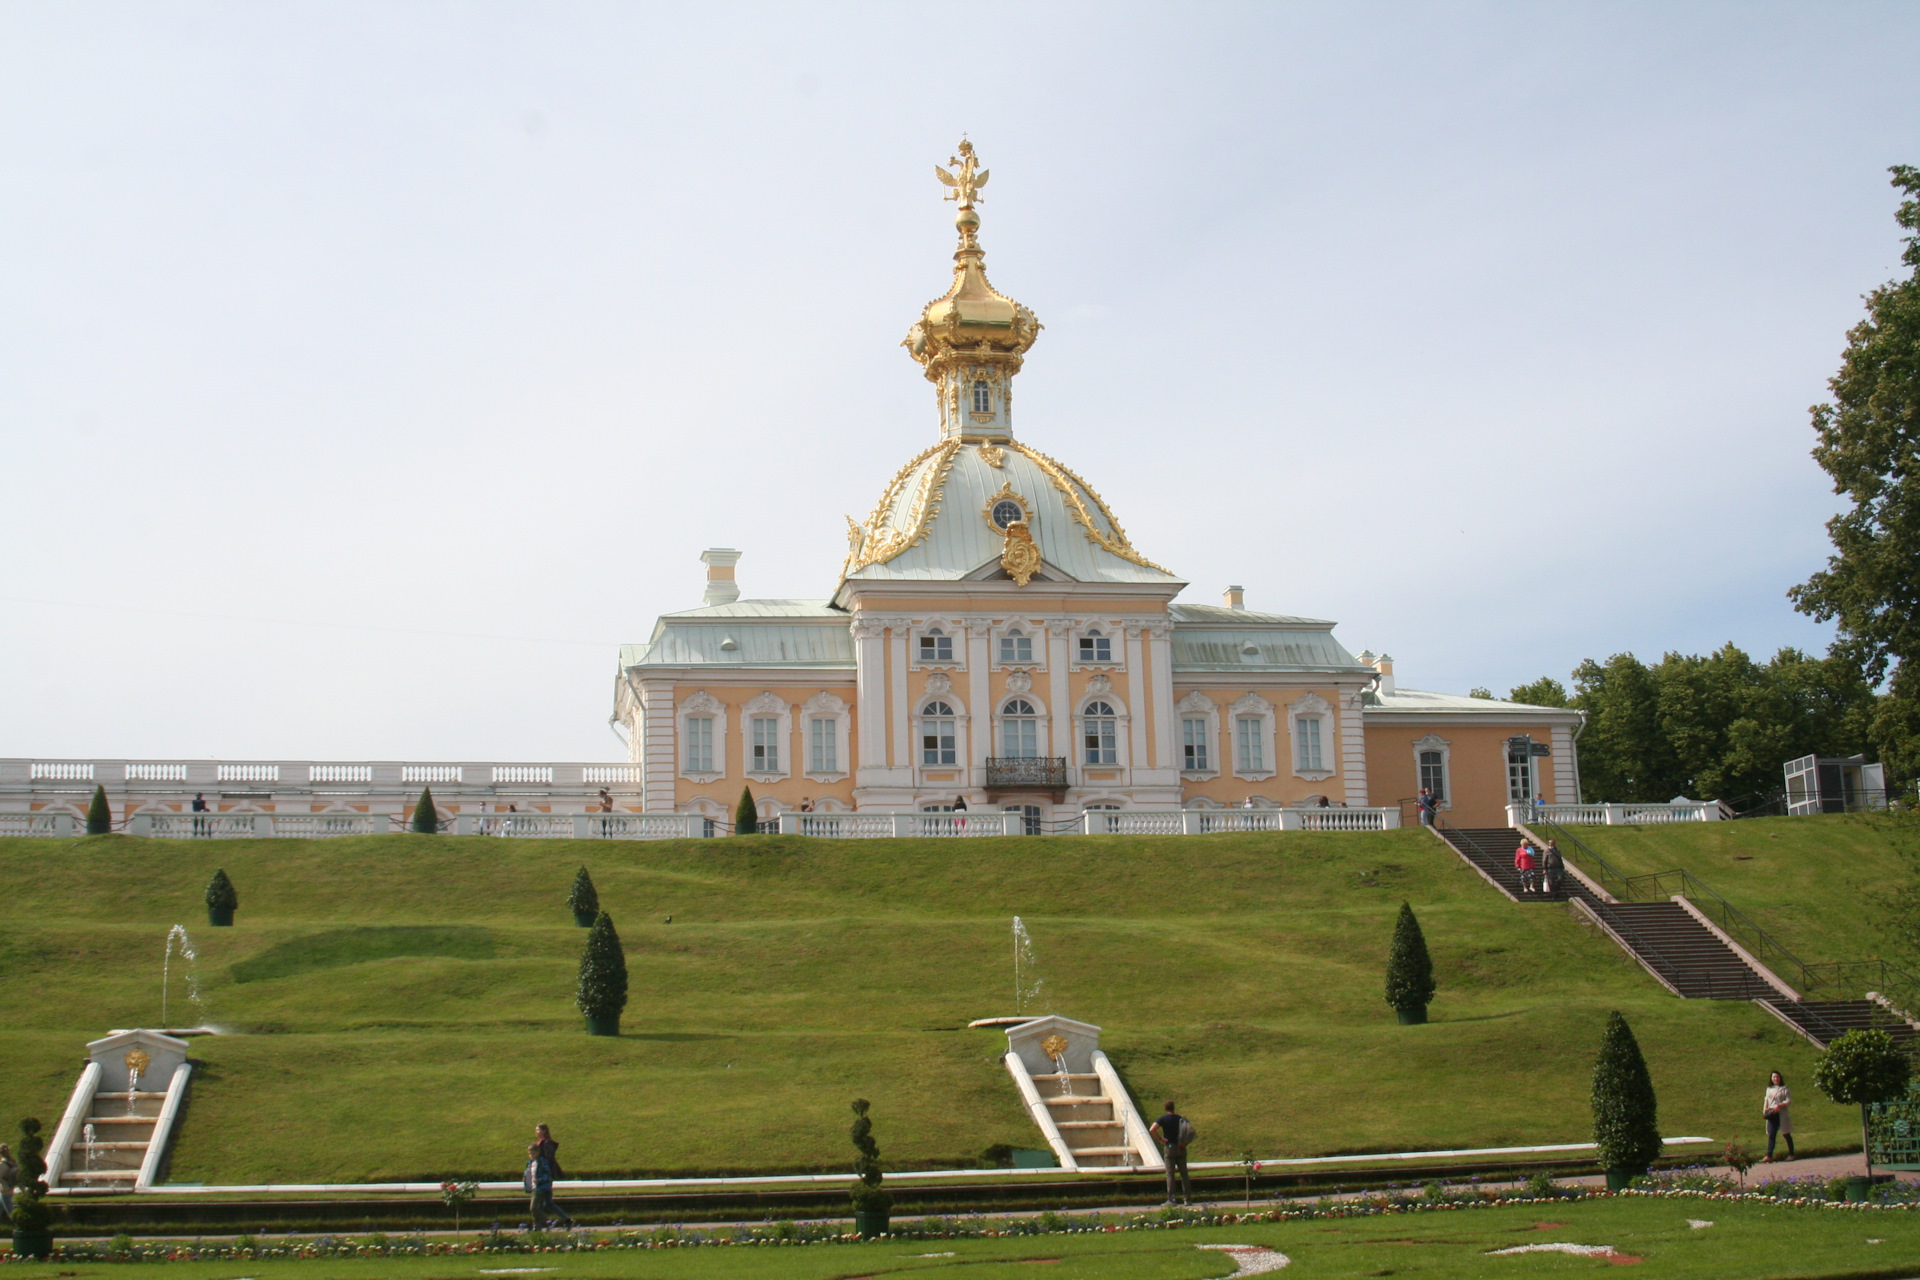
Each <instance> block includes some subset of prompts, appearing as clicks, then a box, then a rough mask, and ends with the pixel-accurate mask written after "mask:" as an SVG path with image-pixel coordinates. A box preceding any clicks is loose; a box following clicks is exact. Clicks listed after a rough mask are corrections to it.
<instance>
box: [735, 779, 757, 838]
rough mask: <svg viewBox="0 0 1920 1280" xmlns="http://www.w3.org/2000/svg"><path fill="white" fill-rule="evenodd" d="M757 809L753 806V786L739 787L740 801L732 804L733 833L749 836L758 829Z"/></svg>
mask: <svg viewBox="0 0 1920 1280" xmlns="http://www.w3.org/2000/svg"><path fill="white" fill-rule="evenodd" d="M758 814H759V811H758V810H757V809H755V808H754V807H753V788H752V787H742V788H740V803H739V804H736V805H735V806H733V834H735V835H737V836H750V835H752V834H753V833H754V832H756V831H758V830H760V819H759V816H758Z"/></svg>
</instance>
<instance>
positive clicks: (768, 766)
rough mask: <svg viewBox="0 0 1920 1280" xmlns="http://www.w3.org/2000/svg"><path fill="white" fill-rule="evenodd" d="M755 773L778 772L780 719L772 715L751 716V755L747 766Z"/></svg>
mask: <svg viewBox="0 0 1920 1280" xmlns="http://www.w3.org/2000/svg"><path fill="white" fill-rule="evenodd" d="M747 767H748V768H750V769H752V770H753V771H754V772H755V773H778V772H780V721H779V720H777V719H775V718H774V717H772V716H755V717H754V718H753V757H752V763H751V764H749V765H748V766H747Z"/></svg>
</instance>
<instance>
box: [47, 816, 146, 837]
mask: <svg viewBox="0 0 1920 1280" xmlns="http://www.w3.org/2000/svg"><path fill="white" fill-rule="evenodd" d="M62 826H65V827H66V828H67V829H66V830H65V831H64V832H63V831H61V830H60V828H61V827H62ZM53 833H54V834H55V835H72V834H73V819H72V817H70V816H69V815H67V814H64V813H61V814H55V815H54V819H53ZM127 834H128V835H130V836H150V835H152V834H153V815H152V814H150V813H136V814H134V815H133V821H131V822H129V823H128V824H127Z"/></svg>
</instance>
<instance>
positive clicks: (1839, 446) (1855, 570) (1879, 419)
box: [1787, 165, 1920, 782]
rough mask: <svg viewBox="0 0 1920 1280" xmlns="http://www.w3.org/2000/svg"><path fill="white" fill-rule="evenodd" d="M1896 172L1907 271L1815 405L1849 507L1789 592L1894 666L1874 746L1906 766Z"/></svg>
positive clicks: (1903, 303)
mask: <svg viewBox="0 0 1920 1280" xmlns="http://www.w3.org/2000/svg"><path fill="white" fill-rule="evenodd" d="M1889 172H1891V173H1892V174H1893V186H1894V187H1895V188H1897V189H1898V190H1899V191H1901V192H1902V193H1904V195H1905V196H1906V199H1904V200H1902V201H1901V203H1900V208H1899V210H1898V212H1896V213H1895V214H1894V220H1895V221H1896V222H1898V223H1899V224H1900V226H1901V227H1903V228H1904V229H1905V230H1906V231H1907V233H1908V234H1907V235H1906V236H1905V237H1904V240H1905V243H1906V249H1905V250H1904V251H1902V253H1901V255H1900V260H1901V261H1902V262H1903V263H1905V264H1906V265H1907V267H1908V268H1910V270H1909V271H1908V273H1907V275H1906V277H1905V278H1904V279H1895V280H1890V281H1888V282H1887V283H1886V284H1884V285H1882V286H1880V287H1879V288H1878V289H1875V290H1874V291H1873V292H1872V293H1870V294H1868V295H1867V317H1866V319H1864V320H1862V321H1861V322H1860V323H1859V324H1856V325H1855V326H1854V327H1853V328H1852V329H1850V330H1848V331H1847V349H1846V353H1845V354H1844V355H1843V356H1842V357H1841V360H1840V371H1839V372H1838V373H1836V374H1834V376H1833V378H1832V379H1831V380H1830V381H1829V382H1828V383H1827V386H1828V389H1829V390H1831V391H1832V393H1833V401H1832V402H1831V403H1828V404H1817V405H1815V406H1813V408H1812V410H1811V411H1810V412H1811V413H1812V416H1813V429H1814V433H1815V435H1816V437H1817V439H1818V443H1817V444H1816V445H1815V446H1814V450H1813V457H1814V460H1815V461H1816V462H1818V463H1819V464H1820V466H1821V467H1822V469H1824V470H1825V471H1826V473H1827V474H1828V475H1830V476H1832V477H1833V491H1834V492H1835V493H1837V494H1840V495H1841V496H1842V497H1844V498H1846V499H1847V500H1848V501H1849V502H1851V503H1852V506H1851V507H1850V508H1849V509H1848V510H1845V511H1842V512H1841V513H1840V514H1839V515H1837V516H1835V517H1833V519H1831V520H1829V521H1827V536H1828V537H1829V538H1830V539H1831V540H1832V542H1833V554H1832V555H1830V556H1829V557H1828V558H1827V567H1826V568H1825V569H1822V570H1821V571H1819V572H1818V573H1815V574H1814V575H1813V576H1812V577H1810V578H1808V579H1807V580H1806V581H1805V582H1803V583H1801V584H1800V585H1799V586H1797V587H1795V588H1793V589H1792V590H1791V591H1789V592H1788V593H1787V594H1788V596H1789V598H1791V599H1792V600H1793V603H1794V607H1795V608H1796V609H1798V610H1800V611H1801V612H1802V613H1807V614H1811V615H1812V616H1813V617H1815V618H1818V619H1819V620H1821V621H1822V622H1827V621H1834V620H1837V621H1838V622H1839V628H1838V630H1837V632H1836V634H1835V637H1834V644H1833V652H1834V654H1835V655H1836V656H1840V657H1843V658H1845V659H1847V660H1848V661H1850V662H1852V663H1853V664H1855V665H1856V666H1857V667H1858V668H1859V670H1860V671H1861V673H1862V674H1863V675H1864V676H1865V678H1866V679H1867V680H1868V681H1869V682H1870V683H1872V684H1875V685H1877V684H1879V683H1880V681H1881V680H1882V679H1883V678H1884V677H1885V676H1886V674H1887V673H1888V671H1889V670H1891V671H1893V673H1894V678H1893V681H1892V682H1891V683H1890V684H1889V686H1888V689H1887V692H1886V694H1885V696H1884V698H1883V704H1885V703H1893V704H1904V705H1898V706H1897V707H1895V708H1893V709H1891V710H1890V709H1889V708H1888V707H1887V706H1885V705H1883V706H1882V708H1881V710H1882V714H1881V715H1878V716H1876V717H1875V718H1874V726H1873V727H1874V735H1875V743H1874V744H1875V746H1876V747H1878V749H1879V751H1880V754H1881V761H1882V763H1883V764H1888V763H1891V764H1894V765H1895V767H1896V768H1897V769H1899V770H1902V771H1906V770H1913V769H1914V768H1915V767H1916V765H1920V760H1916V758H1915V755H1916V751H1917V750H1920V748H1917V747H1916V743H1915V740H1914V738H1913V736H1912V731H1913V728H1914V726H1915V721H1916V720H1917V719H1920V711H1916V710H1915V709H1914V708H1913V705H1912V704H1913V703H1914V702H1916V701H1920V687H1916V685H1915V682H1914V681H1913V680H1912V679H1907V680H1902V679H1901V675H1902V673H1904V672H1905V671H1906V669H1907V667H1908V666H1909V664H1912V663H1914V662H1915V661H1916V660H1920V169H1917V168H1915V167H1913V166H1911V165H1895V166H1893V168H1892V169H1891V170H1890V171H1889ZM1899 776H1900V777H1901V778H1902V779H1903V780H1904V779H1905V778H1907V777H1909V776H1911V775H1910V774H1908V773H1906V772H1901V773H1900V775H1899ZM1889 781H1890V782H1891V781H1892V779H1891V778H1890V779H1889Z"/></svg>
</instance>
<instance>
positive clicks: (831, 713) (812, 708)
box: [800, 689, 853, 782]
mask: <svg viewBox="0 0 1920 1280" xmlns="http://www.w3.org/2000/svg"><path fill="white" fill-rule="evenodd" d="M800 714H801V718H802V721H803V724H802V731H803V733H804V735H805V744H804V745H805V747H806V751H807V761H806V763H807V769H806V774H807V777H809V778H811V779H813V780H814V781H815V782H839V781H841V780H842V779H844V778H846V777H848V776H849V775H850V774H852V773H853V713H852V711H851V710H850V709H849V708H848V706H847V703H846V700H845V699H843V698H840V697H838V696H836V695H834V694H832V693H829V692H828V691H827V690H825V689H822V690H821V691H820V692H818V693H816V694H814V695H813V696H812V697H811V698H808V699H807V700H806V701H805V702H803V703H802V704H800ZM816 721H824V722H827V723H830V724H832V725H833V734H834V748H835V755H836V763H835V767H834V768H832V769H816V768H814V767H813V726H814V723H815V722H816Z"/></svg>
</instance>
